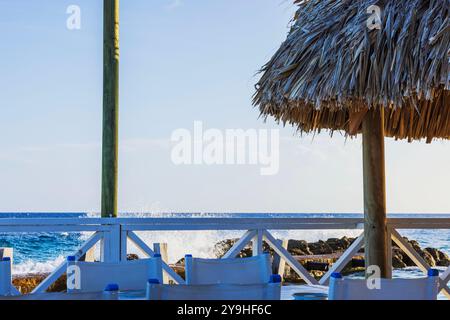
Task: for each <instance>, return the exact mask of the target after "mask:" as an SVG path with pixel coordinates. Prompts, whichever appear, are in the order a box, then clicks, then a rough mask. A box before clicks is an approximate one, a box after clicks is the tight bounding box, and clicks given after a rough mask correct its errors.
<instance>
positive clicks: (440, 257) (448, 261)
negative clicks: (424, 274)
mask: <svg viewBox="0 0 450 320" xmlns="http://www.w3.org/2000/svg"><path fill="white" fill-rule="evenodd" d="M424 251H426V252H428V253H429V254H430V255H431V256H432V257H433V259H434V261H435V262H436V265H437V266H439V267H448V266H449V265H450V258H449V257H448V255H447V254H446V253H445V252H442V251H440V250H438V249H435V248H425V249H424Z"/></svg>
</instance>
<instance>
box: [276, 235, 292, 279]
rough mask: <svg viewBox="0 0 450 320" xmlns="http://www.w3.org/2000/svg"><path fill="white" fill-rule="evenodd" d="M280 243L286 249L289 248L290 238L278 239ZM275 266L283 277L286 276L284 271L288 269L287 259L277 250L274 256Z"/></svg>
mask: <svg viewBox="0 0 450 320" xmlns="http://www.w3.org/2000/svg"><path fill="white" fill-rule="evenodd" d="M277 242H278V244H279V245H280V246H281V247H283V248H284V249H286V251H287V248H288V244H289V240H288V239H284V240H281V239H277ZM273 267H274V270H275V272H276V273H277V274H278V275H279V276H280V277H281V279H283V278H284V273H285V271H286V260H284V259H283V258H282V257H281V256H279V255H278V254H277V253H276V252H275V254H274V257H273Z"/></svg>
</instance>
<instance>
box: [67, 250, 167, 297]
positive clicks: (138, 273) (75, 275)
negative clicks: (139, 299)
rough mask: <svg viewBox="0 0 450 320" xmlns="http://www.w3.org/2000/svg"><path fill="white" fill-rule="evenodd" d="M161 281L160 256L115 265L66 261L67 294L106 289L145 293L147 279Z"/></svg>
mask: <svg viewBox="0 0 450 320" xmlns="http://www.w3.org/2000/svg"><path fill="white" fill-rule="evenodd" d="M151 278H155V279H158V280H160V281H162V261H161V255H159V254H155V255H154V257H153V258H150V259H142V260H134V261H126V262H119V263H106V262H81V261H75V257H68V259H67V292H68V293H88V292H101V291H103V290H105V288H106V287H107V286H108V285H117V286H118V287H119V288H120V290H124V291H128V290H130V291H134V290H145V289H146V283H147V280H148V279H151Z"/></svg>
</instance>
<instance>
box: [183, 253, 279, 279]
mask: <svg viewBox="0 0 450 320" xmlns="http://www.w3.org/2000/svg"><path fill="white" fill-rule="evenodd" d="M185 266H186V284H188V285H191V284H192V285H200V284H267V283H268V282H269V280H270V276H271V275H272V267H271V262H270V255H269V254H262V255H258V256H255V257H250V258H234V259H199V258H192V256H191V255H187V256H186V257H185Z"/></svg>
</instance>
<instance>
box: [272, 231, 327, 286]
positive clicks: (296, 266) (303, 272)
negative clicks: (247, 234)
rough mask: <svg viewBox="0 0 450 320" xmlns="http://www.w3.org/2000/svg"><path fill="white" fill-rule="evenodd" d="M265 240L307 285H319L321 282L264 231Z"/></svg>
mask: <svg viewBox="0 0 450 320" xmlns="http://www.w3.org/2000/svg"><path fill="white" fill-rule="evenodd" d="M264 240H266V242H267V243H268V244H269V246H271V247H272V249H273V250H275V252H276V253H278V254H279V255H280V257H282V258H283V259H285V260H286V263H287V264H289V266H290V267H291V268H292V269H294V271H295V272H296V273H297V274H298V275H299V276H300V277H301V278H302V279H303V280H305V281H306V283H307V284H311V285H312V284H319V282H318V281H317V280H316V279H315V278H314V277H313V276H311V275H310V274H309V272H308V271H307V270H306V269H305V268H304V267H303V266H302V265H301V264H300V262H298V261H297V260H295V259H294V257H292V256H291V254H290V253H289V252H288V251H287V250H286V249H284V248H283V247H282V246H280V245H279V244H278V243H277V240H276V239H275V238H274V237H273V236H272V235H271V234H270V233H269V232H268V231H264Z"/></svg>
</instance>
